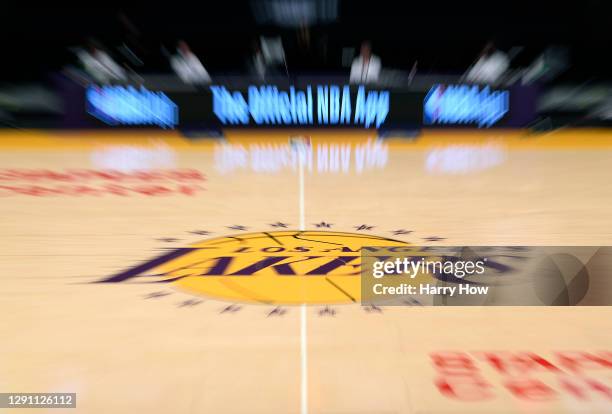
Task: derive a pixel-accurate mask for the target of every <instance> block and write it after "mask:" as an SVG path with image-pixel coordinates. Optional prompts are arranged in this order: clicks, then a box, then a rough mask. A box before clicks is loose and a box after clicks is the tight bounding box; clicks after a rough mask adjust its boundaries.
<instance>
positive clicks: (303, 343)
mask: <svg viewBox="0 0 612 414" xmlns="http://www.w3.org/2000/svg"><path fill="white" fill-rule="evenodd" d="M304 150H305V149H304V148H298V169H299V171H298V175H299V192H300V227H299V229H300V231H304V230H306V213H305V210H304V160H303V158H304V157H305V155H306V154H304V153H303V152H305V151H304ZM306 317H307V314H306V302H304V303H302V305H301V309H300V362H301V368H300V369H301V376H300V385H301V387H300V413H301V414H308V330H307V324H306Z"/></svg>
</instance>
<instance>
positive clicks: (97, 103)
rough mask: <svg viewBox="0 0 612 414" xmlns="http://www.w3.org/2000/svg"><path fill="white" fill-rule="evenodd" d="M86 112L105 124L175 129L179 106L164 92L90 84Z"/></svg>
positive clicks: (86, 94) (86, 99) (87, 92)
mask: <svg viewBox="0 0 612 414" xmlns="http://www.w3.org/2000/svg"><path fill="white" fill-rule="evenodd" d="M85 102H86V106H87V112H88V113H89V114H90V115H92V116H94V117H96V118H98V119H99V120H101V121H102V122H104V123H106V124H108V125H157V126H160V127H162V128H174V127H175V126H176V125H177V124H178V106H177V105H176V104H175V103H174V102H172V100H170V98H168V97H167V96H166V95H165V94H164V93H163V92H153V91H149V90H147V89H146V88H144V87H140V88H138V89H137V88H134V87H133V86H125V87H124V86H101V87H100V86H90V87H88V88H87V91H86V93H85Z"/></svg>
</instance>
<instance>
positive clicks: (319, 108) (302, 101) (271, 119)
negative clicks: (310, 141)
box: [210, 85, 390, 128]
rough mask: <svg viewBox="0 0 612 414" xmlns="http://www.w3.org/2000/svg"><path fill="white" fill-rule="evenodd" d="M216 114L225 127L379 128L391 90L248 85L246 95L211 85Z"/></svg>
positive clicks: (321, 86)
mask: <svg viewBox="0 0 612 414" xmlns="http://www.w3.org/2000/svg"><path fill="white" fill-rule="evenodd" d="M210 89H211V91H212V99H213V112H214V114H215V116H216V117H217V119H218V120H219V121H220V122H221V123H222V124H223V125H238V124H240V125H248V124H255V125H287V126H294V125H296V126H302V125H310V126H313V125H321V126H327V125H346V126H357V127H365V128H369V127H370V126H375V127H376V128H379V127H380V126H381V125H383V123H384V122H385V120H386V118H387V115H388V114H389V101H390V98H389V95H390V94H389V91H374V90H370V91H368V90H366V88H365V87H364V86H360V87H358V88H357V90H356V92H352V91H351V88H350V87H349V86H348V85H344V86H339V85H318V86H311V85H308V86H307V87H306V88H304V89H296V88H295V87H293V86H291V87H290V88H289V89H288V90H281V89H279V88H277V87H276V86H273V85H264V86H249V87H248V89H247V92H246V93H243V92H241V91H231V90H228V89H227V88H226V87H224V86H211V87H210Z"/></svg>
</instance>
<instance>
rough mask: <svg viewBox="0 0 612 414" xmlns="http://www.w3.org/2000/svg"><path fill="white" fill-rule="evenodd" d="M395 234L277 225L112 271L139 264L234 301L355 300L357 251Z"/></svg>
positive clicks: (390, 243) (395, 245) (189, 288)
mask: <svg viewBox="0 0 612 414" xmlns="http://www.w3.org/2000/svg"><path fill="white" fill-rule="evenodd" d="M408 246H409V244H408V243H406V242H403V241H399V240H392V239H387V238H384V237H377V236H371V235H366V234H354V233H339V232H327V231H279V232H262V233H249V234H244V235H236V236H228V237H221V238H216V239H210V240H205V241H202V242H199V243H195V244H193V245H191V246H189V247H186V248H183V249H177V250H175V251H174V252H172V253H170V254H167V255H165V256H164V257H162V258H157V259H155V260H154V261H151V262H149V266H148V268H147V264H144V265H141V266H140V267H139V268H138V269H136V270H135V269H132V271H131V273H127V272H124V273H123V276H121V275H120V276H115V277H114V279H115V280H111V279H112V278H111V279H109V280H107V281H110V282H118V281H123V280H125V279H126V276H127V277H133V276H134V275H136V274H137V273H142V271H144V270H151V271H152V272H153V273H155V277H160V278H161V280H160V281H163V282H166V283H170V284H172V285H173V286H176V287H178V288H180V289H181V290H184V291H186V292H191V293H195V294H198V295H202V296H209V297H214V298H218V299H223V300H228V301H235V302H255V303H265V304H298V303H308V304H334V303H351V302H358V301H359V300H360V270H361V269H360V265H361V252H362V250H363V249H367V250H368V251H369V252H376V248H377V247H385V248H387V249H389V248H392V249H393V250H395V251H397V252H401V251H403V250H402V249H403V248H404V249H409V247H408Z"/></svg>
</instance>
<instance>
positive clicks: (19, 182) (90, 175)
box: [0, 130, 612, 414]
mask: <svg viewBox="0 0 612 414" xmlns="http://www.w3.org/2000/svg"><path fill="white" fill-rule="evenodd" d="M298 135H299V136H304V135H305V136H308V137H309V138H310V144H309V147H307V148H306V150H304V148H303V147H306V143H307V142H308V140H305V139H303V140H297V141H296V140H294V141H290V138H291V137H292V136H298ZM290 142H294V144H293V145H292V144H290ZM295 142H298V143H299V144H298V145H297V146H298V147H299V148H301V149H299V150H297V151H296V149H295V148H296V145H295ZM0 148H1V151H0V217H1V219H0V234H1V238H0V283H1V286H2V290H1V293H0V312H1V314H2V315H3V316H2V318H0V330H1V332H2V340H0V391H2V392H75V393H77V407H76V409H22V411H18V410H12V411H15V412H17V411H18V412H20V413H21V412H23V413H27V412H37V413H38V412H47V411H49V412H52V413H60V412H66V413H72V412H78V413H87V414H93V413H114V414H119V413H164V414H169V413H175V414H182V413H214V414H221V413H262V414H263V413H266V414H271V413H283V414H289V413H301V414H306V413H312V414H315V413H316V414H319V413H320V414H349V413H357V414H396V413H398V414H399V413H483V414H484V413H487V414H492V413H609V412H611V411H612V329H610V327H611V322H610V321H611V320H612V309H611V308H610V307H428V306H419V305H418V304H417V303H415V304H413V305H414V306H402V307H398V306H394V307H391V306H389V307H375V306H361V305H360V303H359V298H360V292H359V286H360V285H359V276H358V275H359V267H358V264H359V253H358V252H359V249H360V248H361V247H363V246H387V245H404V244H413V245H426V246H436V245H444V246H470V245H476V246H480V245H492V246H540V245H551V246H559V245H561V246H566V245H567V246H591V245H593V246H595V245H596V246H606V245H611V244H612V163H611V160H612V133H611V132H609V131H606V130H563V131H557V132H553V133H548V134H540V135H530V134H527V133H526V132H524V131H471V130H470V131H468V130H461V131H425V132H423V133H422V134H421V136H419V137H418V138H417V139H414V140H408V139H388V140H384V141H380V140H377V139H376V135H375V132H367V131H366V132H364V131H362V132H354V131H342V130H334V131H322V130H318V131H295V132H291V131H273V132H270V131H256V132H253V131H234V132H231V131H229V132H227V133H226V140H225V141H217V140H210V139H192V140H189V139H187V138H184V137H182V136H181V135H179V134H178V133H176V132H164V131H125V132H113V133H110V132H64V133H60V132H45V131H37V132H15V131H11V132H3V133H2V136H1V137H0ZM5 411H6V410H5ZM12 411H11V410H8V412H12Z"/></svg>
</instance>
